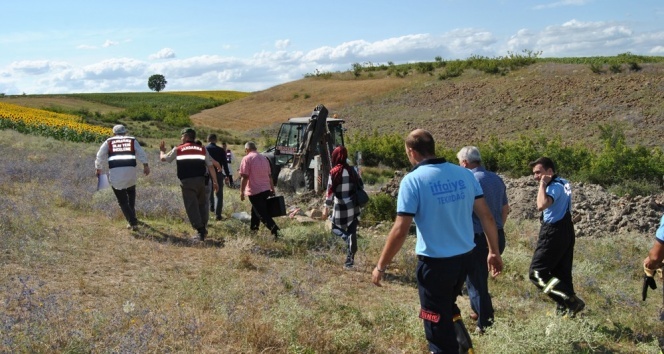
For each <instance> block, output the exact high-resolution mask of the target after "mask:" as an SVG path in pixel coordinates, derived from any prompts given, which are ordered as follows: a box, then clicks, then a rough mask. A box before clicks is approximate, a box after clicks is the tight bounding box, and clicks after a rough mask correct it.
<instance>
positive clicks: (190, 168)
mask: <svg viewBox="0 0 664 354" xmlns="http://www.w3.org/2000/svg"><path fill="white" fill-rule="evenodd" d="M176 153H177V154H176V157H175V160H176V164H177V167H178V178H179V179H185V178H192V177H203V176H205V172H206V171H207V165H206V164H205V147H203V146H202V145H198V144H195V143H192V142H188V143H184V144H182V145H178V147H177V151H176Z"/></svg>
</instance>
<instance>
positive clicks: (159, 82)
mask: <svg viewBox="0 0 664 354" xmlns="http://www.w3.org/2000/svg"><path fill="white" fill-rule="evenodd" d="M166 84H167V82H166V78H165V77H164V75H160V74H155V75H152V76H150V78H149V79H148V87H149V88H150V90H152V91H157V92H159V91H161V90H163V89H164V87H166Z"/></svg>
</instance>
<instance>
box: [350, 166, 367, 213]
mask: <svg viewBox="0 0 664 354" xmlns="http://www.w3.org/2000/svg"><path fill="white" fill-rule="evenodd" d="M355 180H356V181H357V182H356V183H355V194H354V195H353V201H354V202H355V205H357V206H359V207H363V206H365V205H367V203H369V194H367V192H366V191H365V190H364V183H362V179H361V178H360V176H359V175H358V174H357V172H356V173H355Z"/></svg>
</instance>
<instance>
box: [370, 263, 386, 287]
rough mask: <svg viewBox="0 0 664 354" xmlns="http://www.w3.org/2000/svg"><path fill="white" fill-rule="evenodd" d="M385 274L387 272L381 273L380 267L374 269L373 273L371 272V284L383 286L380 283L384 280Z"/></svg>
mask: <svg viewBox="0 0 664 354" xmlns="http://www.w3.org/2000/svg"><path fill="white" fill-rule="evenodd" d="M384 273H385V270H382V271H381V270H379V269H378V266H376V267H374V269H373V272H371V282H372V283H374V285H375V286H383V285H381V283H380V281H381V280H382V279H383V274H384Z"/></svg>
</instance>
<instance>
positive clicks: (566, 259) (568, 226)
mask: <svg viewBox="0 0 664 354" xmlns="http://www.w3.org/2000/svg"><path fill="white" fill-rule="evenodd" d="M529 166H530V168H532V171H533V176H534V177H535V179H536V180H537V181H538V182H539V187H538V189H537V210H539V211H541V212H542V218H541V219H542V220H541V222H542V225H541V226H540V232H539V237H538V240H537V246H536V248H535V253H534V254H533V259H532V261H531V263H530V272H529V273H530V274H529V276H530V280H531V281H532V282H533V283H534V284H535V285H536V286H537V287H538V288H540V289H542V292H544V293H545V294H546V295H547V296H549V297H550V298H551V299H552V300H553V301H555V302H556V304H557V306H556V312H557V313H558V314H559V315H561V316H564V315H569V316H570V317H574V316H575V315H576V314H577V313H578V312H579V311H581V310H583V308H584V307H585V306H586V304H585V302H583V300H581V299H580V298H578V297H577V296H576V293H575V292H574V284H573V282H572V263H573V260H574V242H575V237H576V235H575V233H574V224H573V223H572V188H571V187H570V184H569V182H568V181H567V180H565V179H562V178H560V177H558V175H556V167H555V165H554V163H553V161H552V160H551V159H550V158H548V157H540V158H539V159H537V160H535V161H533V162H531V163H530V164H529Z"/></svg>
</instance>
